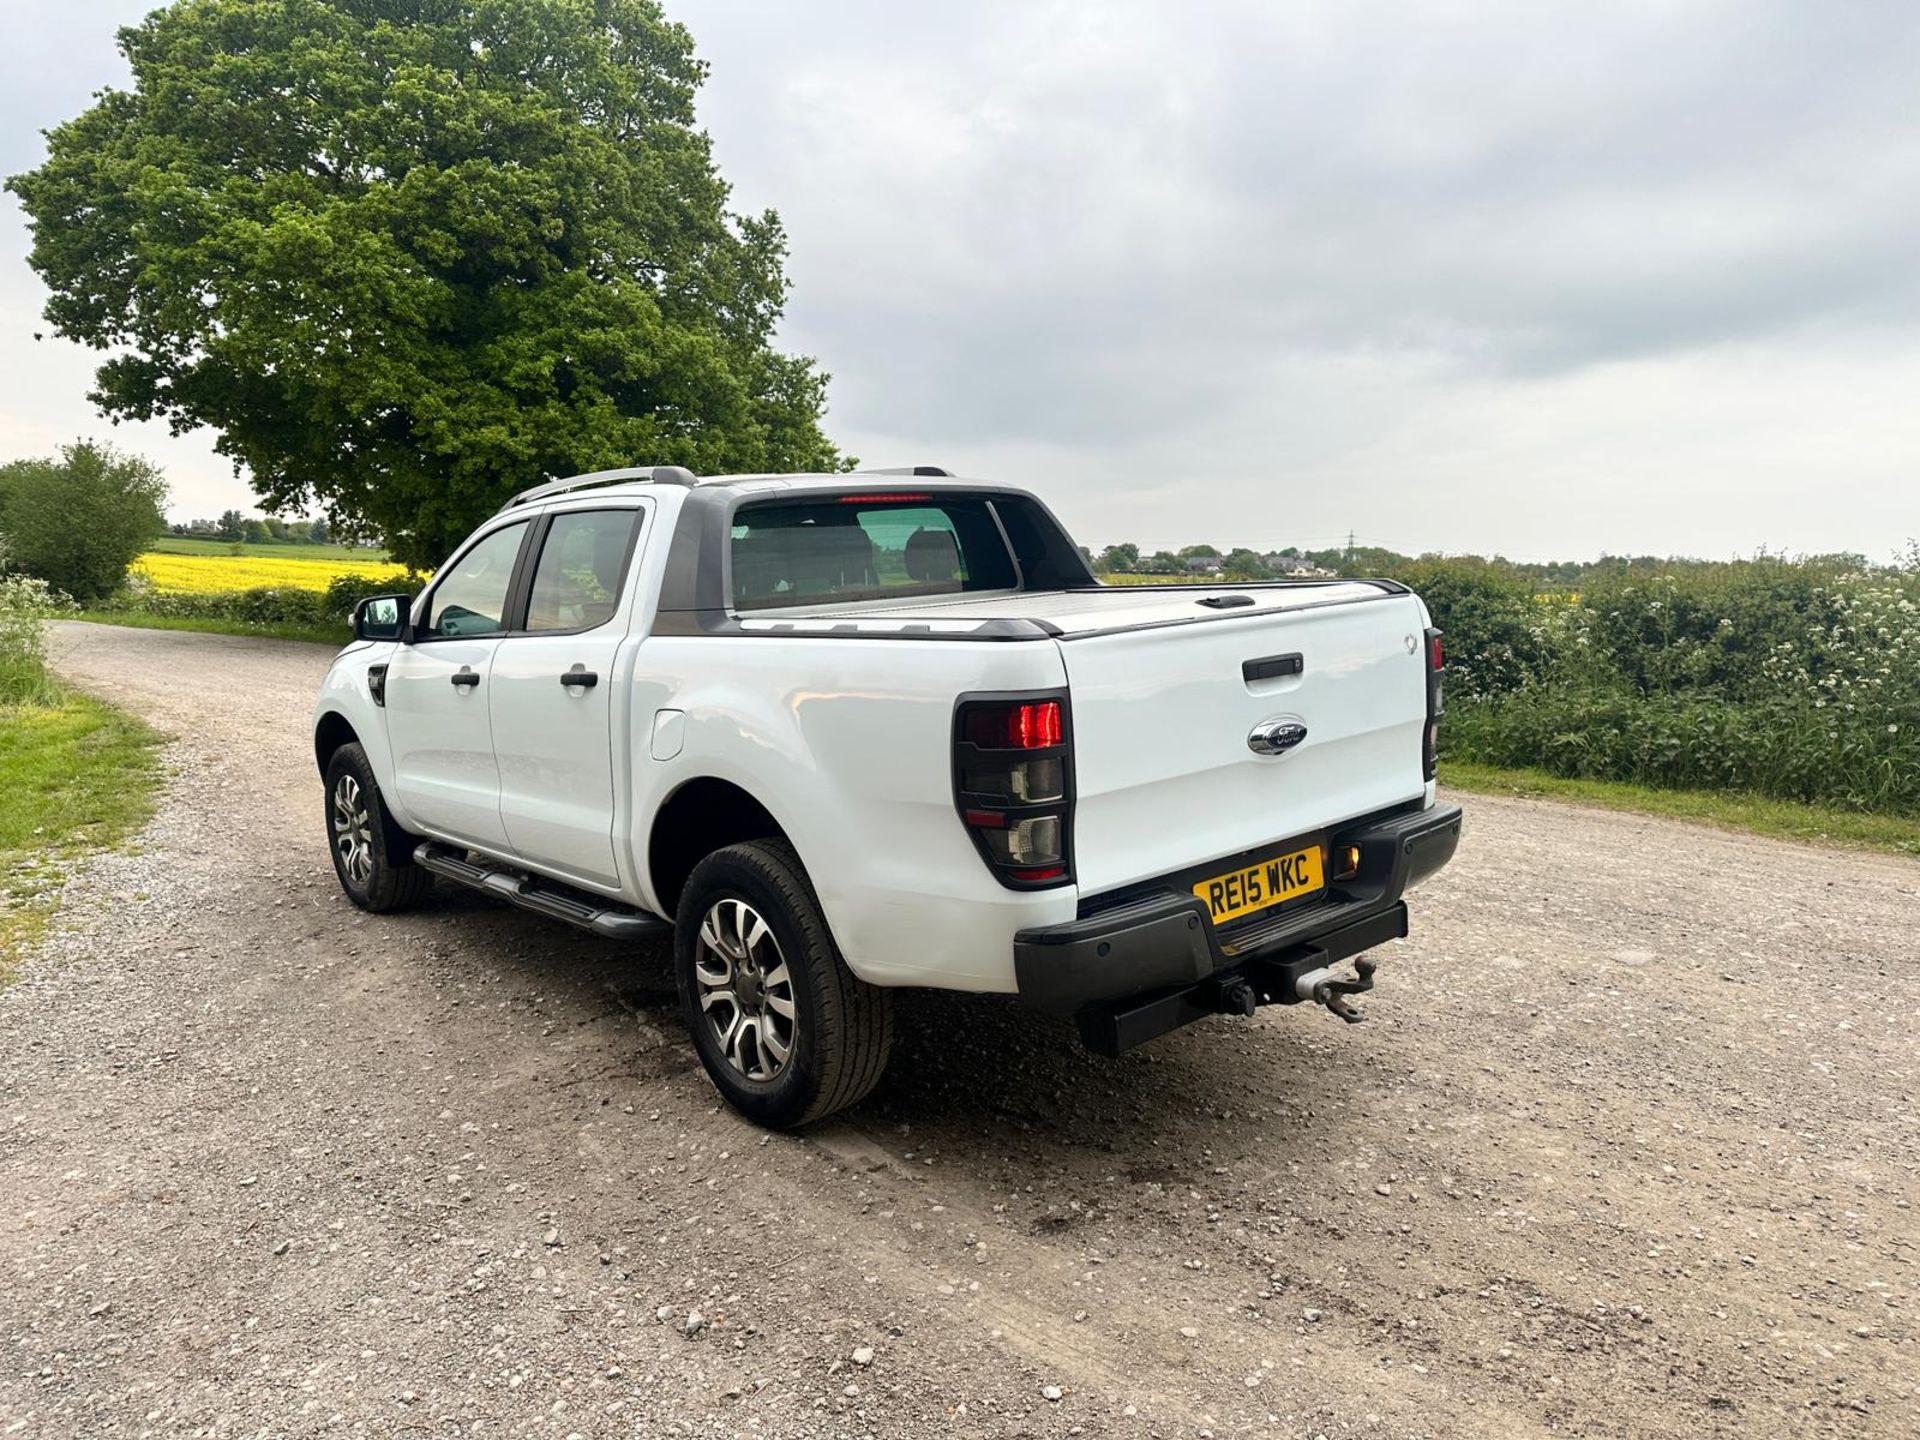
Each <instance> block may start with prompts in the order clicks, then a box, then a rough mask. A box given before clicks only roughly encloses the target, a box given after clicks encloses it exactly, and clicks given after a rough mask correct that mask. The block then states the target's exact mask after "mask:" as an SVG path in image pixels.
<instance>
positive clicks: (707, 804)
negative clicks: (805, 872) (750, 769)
mask: <svg viewBox="0 0 1920 1440" xmlns="http://www.w3.org/2000/svg"><path fill="white" fill-rule="evenodd" d="M767 839H777V840H781V841H784V842H785V843H786V844H787V845H789V846H791V847H792V848H793V850H794V853H795V854H798V853H799V850H800V847H799V846H798V845H795V844H794V840H793V836H792V835H791V834H790V833H789V832H788V830H787V828H786V827H785V826H784V825H782V824H781V823H780V821H779V820H778V819H777V818H776V817H775V816H774V813H773V812H772V811H771V810H769V809H768V808H767V807H766V806H765V805H764V804H762V803H761V802H760V800H758V799H757V798H756V797H755V796H754V795H753V794H752V793H751V792H750V791H748V790H747V789H746V788H745V787H744V786H742V785H738V784H735V783H734V782H733V781H731V780H722V779H720V778H719V777H718V776H716V775H701V776H696V777H695V778H693V779H690V780H685V781H682V782H681V783H680V784H679V785H677V786H676V787H675V788H674V790H673V792H672V793H671V794H670V795H668V796H667V798H666V800H665V801H664V802H663V803H662V804H661V806H660V808H659V809H658V810H657V811H655V812H654V817H653V824H652V826H651V827H650V829H649V830H648V832H647V857H646V858H647V878H648V880H649V882H650V883H651V884H652V887H653V894H654V898H655V899H656V900H657V901H658V902H659V904H660V907H661V912H662V913H663V914H665V915H667V916H669V917H671V916H672V915H673V913H674V912H675V911H676V910H677V909H679V906H680V893H681V891H683V890H684V889H685V888H686V884H687V877H688V876H690V875H692V874H693V868H694V866H696V865H698V864H699V863H700V862H701V861H702V860H704V859H706V857H707V856H709V855H711V854H712V853H713V852H714V851H716V850H719V849H723V848H724V847H726V846H728V845H737V844H739V843H740V842H741V841H743V840H767ZM801 863H802V864H803V865H804V864H805V861H804V860H803V861H802V862H801Z"/></svg>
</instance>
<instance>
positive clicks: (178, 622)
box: [71, 610, 353, 650]
mask: <svg viewBox="0 0 1920 1440" xmlns="http://www.w3.org/2000/svg"><path fill="white" fill-rule="evenodd" d="M71 618H73V619H75V620H90V621H92V622H93V623H94V624H95V625H125V626H128V627H130V628H132V629H135V630H197V631H199V632H200V633H201V634H203V635H251V636H252V637H253V638H254V639H256V640H304V641H306V642H307V643H308V644H311V645H327V646H331V647H332V648H333V649H335V650H338V649H339V648H340V647H341V646H342V645H345V644H346V643H347V642H348V641H350V640H352V639H353V636H352V635H351V634H349V633H348V631H347V627H346V626H344V625H341V626H339V627H338V628H335V627H333V626H331V625H279V624H263V625H255V624H252V623H251V622H249V621H246V620H214V619H207V618H204V617H201V616H188V615H142V614H140V613H138V612H137V611H129V610H82V611H81V612H80V613H79V614H78V615H74V616H72V617H71Z"/></svg>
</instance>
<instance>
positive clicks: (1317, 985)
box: [1294, 955, 1378, 1025]
mask: <svg viewBox="0 0 1920 1440" xmlns="http://www.w3.org/2000/svg"><path fill="white" fill-rule="evenodd" d="M1377 968H1378V967H1377V966H1376V965H1375V964H1374V962H1373V961H1371V960H1369V959H1367V957H1366V956H1364V955H1363V956H1361V957H1360V958H1359V959H1358V960H1356V961H1354V962H1353V974H1354V978H1353V979H1351V980H1349V979H1347V978H1346V977H1345V976H1342V975H1335V974H1334V973H1333V971H1332V968H1331V967H1329V968H1327V969H1324V970H1311V971H1309V972H1307V973H1306V974H1305V975H1302V976H1301V977H1300V978H1299V979H1298V980H1297V981H1295V982H1294V992H1295V993H1296V994H1297V995H1299V997H1300V998H1301V999H1302V1000H1311V1001H1313V1003H1314V1004H1316V1005H1324V1006H1326V1007H1327V1009H1329V1010H1331V1011H1332V1012H1333V1013H1334V1014H1336V1015H1338V1016H1339V1017H1340V1018H1341V1019H1342V1020H1344V1021H1346V1022H1347V1024H1349V1025H1358V1024H1359V1023H1360V1022H1361V1021H1362V1020H1364V1019H1366V1018H1367V1017H1366V1016H1364V1015H1362V1014H1361V1013H1360V1012H1359V1011H1358V1010H1356V1009H1354V1008H1353V1006H1351V1005H1349V1004H1348V1003H1347V999H1346V997H1347V996H1349V995H1363V994H1365V993H1366V992H1367V991H1369V990H1371V989H1372V988H1373V972H1374V971H1375V970H1376V969H1377Z"/></svg>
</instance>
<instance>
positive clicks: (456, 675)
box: [448, 665, 480, 686]
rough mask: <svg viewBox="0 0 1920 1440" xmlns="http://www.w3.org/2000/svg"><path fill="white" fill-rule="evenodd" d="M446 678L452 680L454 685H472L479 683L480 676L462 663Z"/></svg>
mask: <svg viewBox="0 0 1920 1440" xmlns="http://www.w3.org/2000/svg"><path fill="white" fill-rule="evenodd" d="M448 678H450V679H451V680H452V681H453V683H454V684H456V685H466V686H473V685H478V684H479V683H480V677H479V676H478V675H476V674H474V673H473V671H471V670H469V669H468V668H467V667H466V666H464V665H462V666H461V667H460V668H459V669H458V670H456V671H454V672H453V674H452V675H451V676H450V677H448Z"/></svg>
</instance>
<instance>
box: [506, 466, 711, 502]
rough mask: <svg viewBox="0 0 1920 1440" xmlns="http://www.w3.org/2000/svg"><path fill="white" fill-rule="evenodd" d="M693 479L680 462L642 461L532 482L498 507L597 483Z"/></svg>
mask: <svg viewBox="0 0 1920 1440" xmlns="http://www.w3.org/2000/svg"><path fill="white" fill-rule="evenodd" d="M695 479H696V477H695V475H694V473H693V472H692V471H691V470H688V469H686V468H685V467H683V466H680V465H641V466H637V467H631V468H628V469H625V470H596V471H594V472H593V473H592V474H591V475H574V476H571V477H569V478H568V479H565V480H549V481H547V482H546V483H545V484H544V485H535V486H534V487H533V488H532V489H530V490H522V491H521V492H520V493H519V494H518V495H516V496H514V497H513V498H512V499H511V500H509V501H507V503H506V504H504V505H502V506H501V507H500V508H501V509H502V510H511V509H513V507H514V506H516V505H531V504H532V503H533V502H534V501H536V500H546V499H549V498H550V497H552V496H555V495H565V494H566V493H567V492H568V491H569V490H591V489H593V488H594V487H595V486H597V485H621V484H626V483H629V482H631V483H639V484H651V485H692V484H694V483H695Z"/></svg>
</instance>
